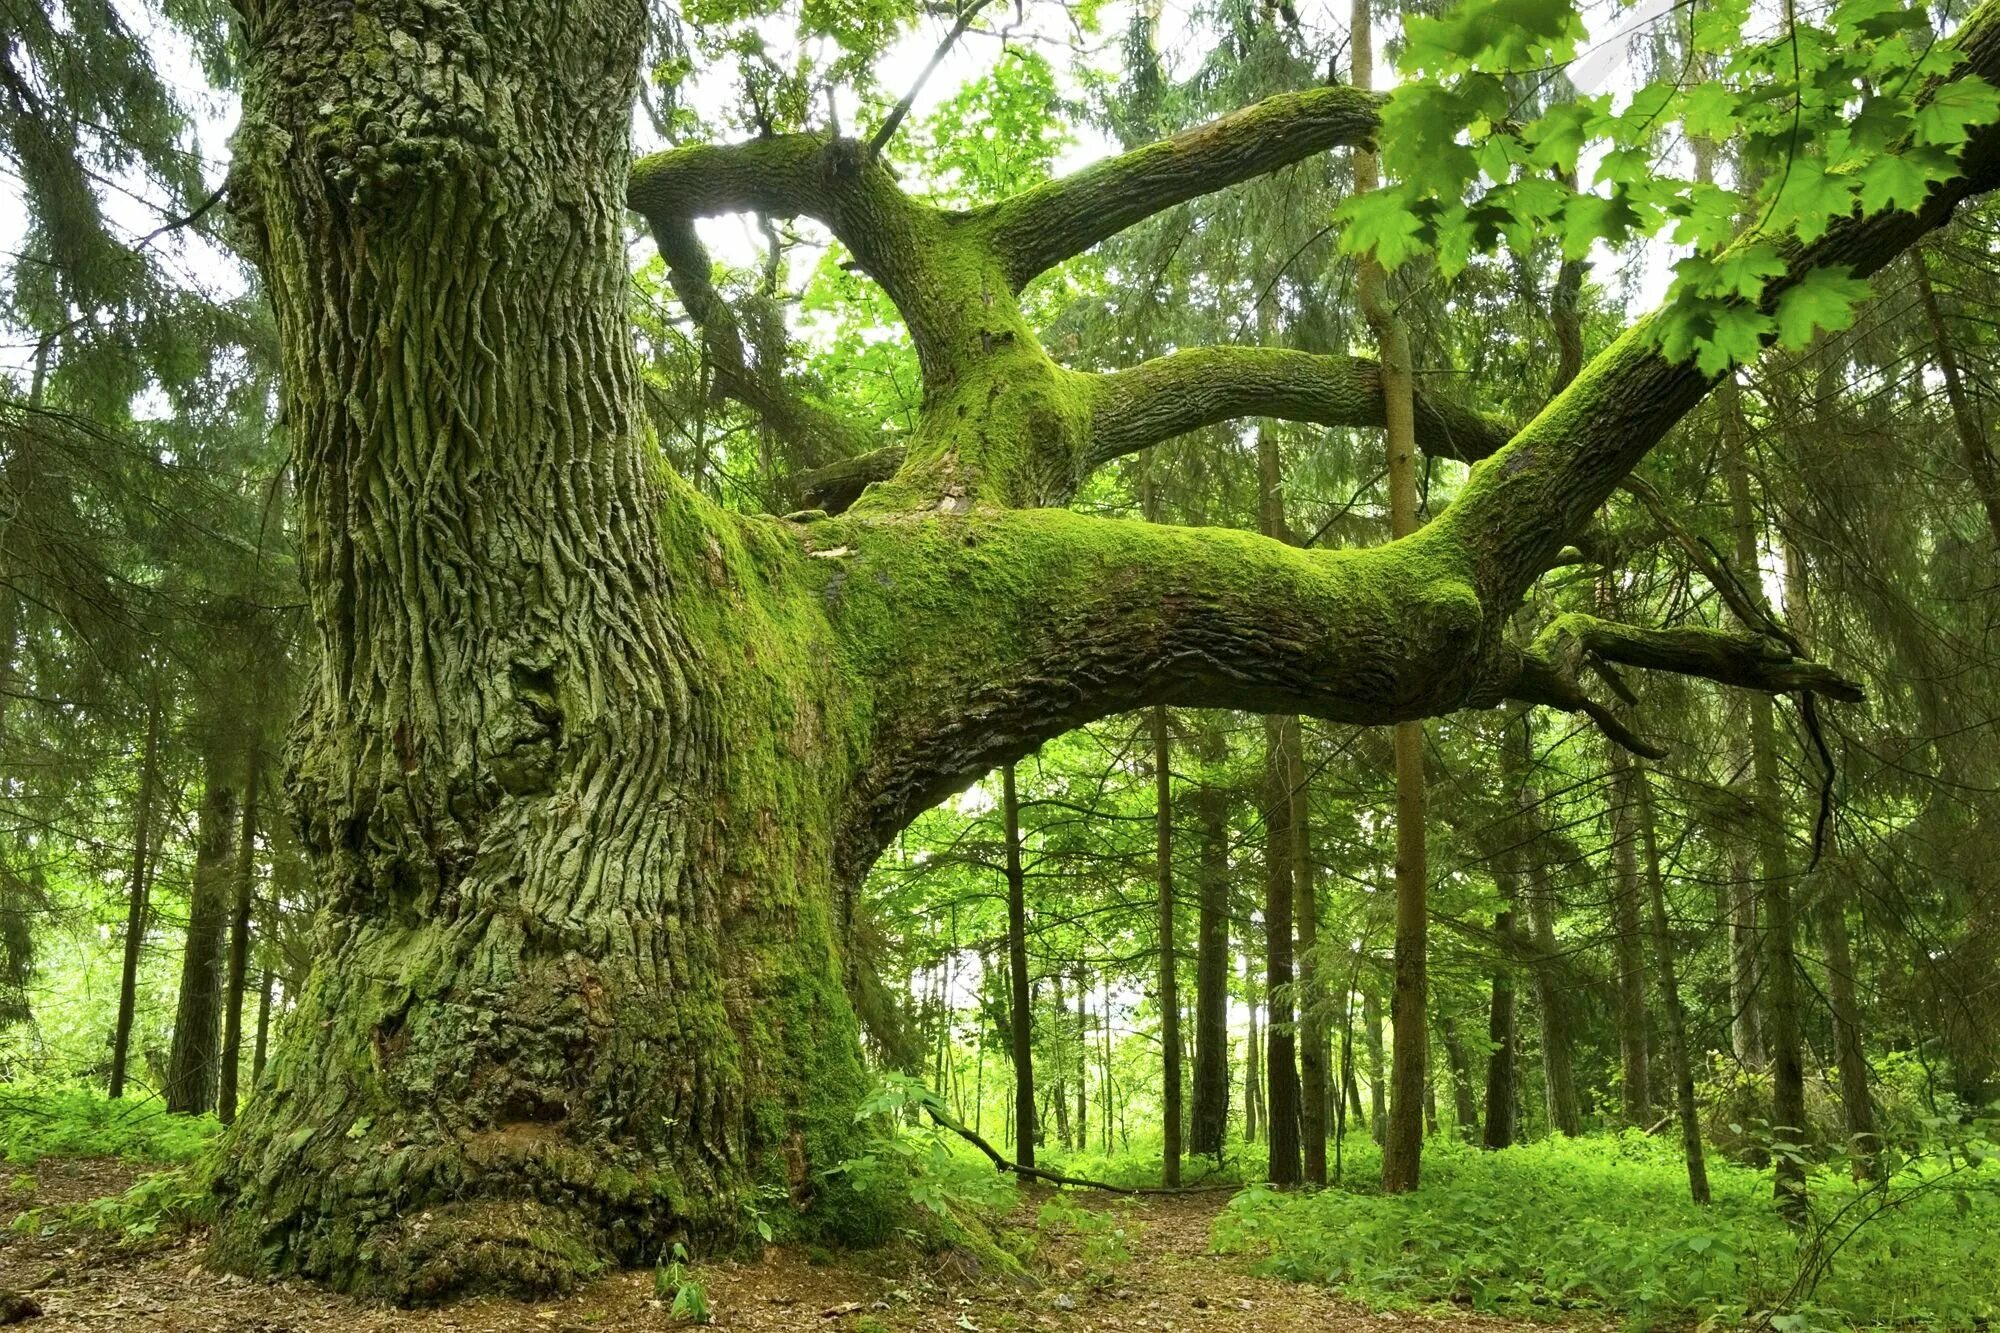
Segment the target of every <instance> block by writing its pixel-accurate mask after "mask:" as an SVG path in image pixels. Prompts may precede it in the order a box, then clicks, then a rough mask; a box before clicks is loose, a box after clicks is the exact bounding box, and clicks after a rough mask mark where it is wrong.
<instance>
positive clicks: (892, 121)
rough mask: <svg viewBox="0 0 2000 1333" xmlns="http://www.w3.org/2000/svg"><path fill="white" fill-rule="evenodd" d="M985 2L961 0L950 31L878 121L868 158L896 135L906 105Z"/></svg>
mask: <svg viewBox="0 0 2000 1333" xmlns="http://www.w3.org/2000/svg"><path fill="white" fill-rule="evenodd" d="M987 2H988V0H965V8H964V9H962V10H960V11H959V14H958V19H957V20H956V21H955V22H954V23H953V24H952V25H951V31H950V32H948V33H946V34H945V38H944V40H943V41H941V42H939V43H938V46H937V50H935V51H933V52H931V59H930V63H929V64H927V65H925V66H924V69H923V73H921V74H919V75H917V81H916V82H915V83H913V84H911V85H910V91H908V92H906V93H904V94H903V100H902V101H900V102H898V103H896V105H895V108H894V109H893V110H891V111H890V112H889V118H888V119H887V120H885V121H883V122H882V126H881V128H880V129H878V130H876V131H875V133H874V134H872V135H870V136H869V138H868V155H869V156H870V157H880V156H881V155H882V150H883V149H884V148H887V147H888V146H889V140H891V139H893V138H895V137H896V131H897V129H898V128H900V127H901V126H902V123H903V117H905V116H907V115H909V114H910V107H911V106H912V105H913V104H914V103H915V102H916V100H917V94H918V93H920V92H922V91H923V90H924V85H925V84H926V83H928V82H930V77H931V75H933V74H935V73H937V67H938V66H939V65H941V64H943V63H944V58H945V56H946V55H947V54H949V53H950V51H951V48H952V47H954V46H956V45H957V44H958V39H959V38H961V37H963V36H965V30H966V29H967V28H969V27H971V26H972V20H973V19H974V18H975V17H977V16H978V14H979V11H980V10H982V9H984V8H985V7H986V5H987Z"/></svg>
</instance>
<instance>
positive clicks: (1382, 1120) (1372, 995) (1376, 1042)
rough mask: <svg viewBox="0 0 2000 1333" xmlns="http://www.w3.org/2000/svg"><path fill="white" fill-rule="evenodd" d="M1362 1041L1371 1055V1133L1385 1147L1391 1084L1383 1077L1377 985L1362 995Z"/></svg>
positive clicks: (1379, 1004) (1369, 1098)
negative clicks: (1383, 1143) (1383, 1142)
mask: <svg viewBox="0 0 2000 1333" xmlns="http://www.w3.org/2000/svg"><path fill="white" fill-rule="evenodd" d="M1361 1040H1362V1042H1363V1044H1364V1045H1365V1046H1366V1048H1367V1051H1368V1132H1369V1134H1371V1135H1372V1136H1373V1137H1374V1139H1375V1142H1377V1143H1381V1142H1382V1141H1383V1136H1384V1135H1386V1134H1387V1133H1388V1131H1389V1084H1388V1080H1387V1079H1385V1078H1384V1077H1383V1065H1384V1063H1385V1062H1384V1059H1383V1055H1384V1052H1383V1049H1382V997H1381V996H1379V995H1378V994H1376V992H1375V988H1374V986H1373V985H1370V986H1368V987H1366V988H1365V989H1364V990H1363V991H1362V992H1361Z"/></svg>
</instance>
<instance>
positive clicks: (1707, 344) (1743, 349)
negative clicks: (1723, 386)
mask: <svg viewBox="0 0 2000 1333" xmlns="http://www.w3.org/2000/svg"><path fill="white" fill-rule="evenodd" d="M1774 328H1776V325H1775V323H1774V322H1773V321H1772V319H1771V317H1770V316H1769V315H1766V314H1764V313H1762V312H1761V311H1758V310H1755V309H1753V308H1751V307H1750V306H1747V305H1725V306H1718V307H1716V309H1715V313H1714V329H1713V332H1711V333H1710V335H1709V337H1708V338H1707V339H1706V340H1704V341H1703V342H1702V344H1701V345H1700V346H1699V347H1698V348H1697V349H1696V350H1695V358H1694V362H1695V366H1696V367H1697V368H1698V369H1699V370H1700V371H1701V373H1702V374H1704V375H1720V374H1722V373H1723V372H1725V371H1727V370H1728V369H1729V368H1730V367H1731V366H1740V365H1746V364H1748V363H1749V362H1751V361H1755V360H1756V359H1757V354H1758V353H1759V352H1762V351H1763V350H1764V338H1765V335H1767V334H1769V333H1770V332H1771V331H1772V330H1773V329H1774Z"/></svg>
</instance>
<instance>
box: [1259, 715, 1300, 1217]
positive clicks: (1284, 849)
mask: <svg viewBox="0 0 2000 1333" xmlns="http://www.w3.org/2000/svg"><path fill="white" fill-rule="evenodd" d="M1264 745H1265V763H1264V837H1265V841H1264V1012H1265V1016H1266V1017H1265V1024H1264V1086H1265V1088H1266V1089H1267V1091H1266V1094H1265V1098H1264V1141H1265V1143H1266V1145H1267V1146H1268V1148H1269V1161H1270V1167H1269V1171H1270V1179H1271V1182H1272V1183H1273V1184H1276V1185H1296V1184H1298V1182H1299V1177H1300V1162H1299V1067H1298V1053H1297V1044H1296V1043H1297V1038H1296V1034H1295V1032H1294V1019H1293V1011H1292V888H1293V886H1292V797H1291V790H1290V786H1289V784H1288V782H1287V778H1288V777H1289V775H1290V774H1291V772H1292V771H1293V763H1292V754H1293V752H1294V751H1295V749H1296V747H1297V745H1298V722H1297V719H1295V718H1284V717H1267V718H1265V719H1264Z"/></svg>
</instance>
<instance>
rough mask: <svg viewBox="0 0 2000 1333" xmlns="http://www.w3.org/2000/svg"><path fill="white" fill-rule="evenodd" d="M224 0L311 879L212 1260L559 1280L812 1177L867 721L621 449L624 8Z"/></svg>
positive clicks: (834, 1127) (801, 555)
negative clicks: (305, 942) (261, 305)
mask: <svg viewBox="0 0 2000 1333" xmlns="http://www.w3.org/2000/svg"><path fill="white" fill-rule="evenodd" d="M246 9H247V10H248V19H247V22H248V40H249V43H250V48H251V53H250V64H249V73H248V79H247V82H246V86H245V92H244V114H243V124H242V128H241V129H240V130H239V131H238V136H237V141H236V142H237V152H238V160H237V163H236V167H235V174H234V177H233V181H234V184H233V186H232V199H233V201H234V203H235V205H236V207H237V209H238V210H239V213H240V215H241V217H242V218H243V220H244V222H245V224H246V228H245V230H246V231H247V232H249V233H250V234H251V235H252V237H253V238H254V242H255V245H256V249H257V251H258V258H259V261H260V264H261V267H262V269H263V272H264V276H265V280H266V281H265V285H266V289H267V291H268V292H269V293H270V296H271V300H272V303H273V305H274V307H275V310H276V315H277V322H278V330H279V336H280V340H281V343H280V346H281V353H282V358H283V370H284V381H285V405H284V411H285V418H286V421H287V425H288V430H289V432H290V436H291V439H292V441H293V449H294V458H295V460H296V466H297V468H298V496H299V499H298V504H299V511H300V513H299V527H300V559H301V566H302V569H303V570H304V574H305V580H306V585H307V591H308V595H309V597H310V604H311V611H312V621H313V625H314V627H315V629H316V631H317V636H318V649H319V656H320V666H319V668H318V670H317V671H316V672H315V673H314V674H313V676H312V678H311V680H310V682H309V684H308V688H307V691H306V703H305V719H306V721H305V726H304V728H303V732H304V734H303V740H302V742H301V743H300V748H299V750H298V752H297V754H296V756H295V764H296V778H295V786H296V792H297V797H298V804H299V808H300V811H301V814H302V815H303V818H304V823H305V831H306V836H307V850H308V854H309V855H310V856H311V857H312V859H313V861H314V864H315V866H316V868H317V873H318V875H319V877H320V879H321V882H322V884H323V885H324V886H325V892H326V894H327V897H328V906H327V912H326V914H325V934H324V937H323V938H322V939H321V941H320V942H319V947H318V955H319V960H320V961H319V962H318V964H317V965H316V966H315V968H314V969H313V972H312V974H311V977H310V980H309V981H308V983H307V985H306V988H305V991H304V993H303V994H302V995H300V996H299V998H298V1004H297V1007H296V1009H295V1010H294V1013H293V1015H292V1017H291V1019H290V1022H289V1026H288V1034H289V1035H288V1039H287V1040H286V1041H284V1042H283V1043H282V1044H281V1046H280V1048H279V1051H278V1054H277V1056H276V1058H275V1059H274V1061H273V1067H272V1069H271V1071H270V1075H269V1078H268V1086H267V1088H266V1089H265V1092H264V1095H262V1096H260V1097H259V1098H258V1099H257V1100H256V1101H255V1102H254V1103H253V1104H252V1106H251V1108H250V1111H249V1113H248V1114H247V1115H246V1116H245V1117H244V1118H243V1119H242V1121H241V1122H240V1127H239V1129H238V1131H237V1134H236V1137H235V1138H234V1140H233V1143H232V1152H231V1153H230V1155H229V1159H228V1165H227V1166H226V1168H225V1170H224V1172H223V1174H222V1177H221V1180H220V1182H219V1188H220V1190H221V1192H222V1195H223V1212H222V1221H221V1225H220V1227H219V1228H218V1231H217V1237H216V1246H215V1254H216V1257H217V1258H218V1260H219V1261H220V1262H222V1263H224V1264H226V1265H229V1266H232V1267H239V1268H257V1269H271V1268H276V1269H284V1270H293V1271H300V1272H304V1273H308V1274H313V1275H317V1276H321V1277H324V1278H328V1279H331V1280H333V1281H335V1282H337V1283H339V1284H342V1285H346V1286H353V1287H365V1288H369V1289H373V1290H377V1291H380V1292H384V1293H387V1294H390V1295H395V1296H398V1297H404V1298H424V1297H430V1296H439V1295H444V1294H448V1293H452V1292H458V1291H464V1290H470V1289H478V1288H487V1287H497V1288H509V1289H528V1290H541V1289H549V1288H553V1287H561V1286H564V1285H566V1284H567V1283H569V1282H571V1281H573V1280H574V1279H575V1278H576V1277H577V1276H578V1275H580V1274H581V1273H584V1272H587V1271H590V1270H591V1269H592V1268H593V1267H594V1266H595V1265H596V1264H597V1263H598V1262H599V1261H600V1259H601V1257H603V1256H610V1257H613V1258H616V1259H619V1260H622V1261H627V1262H650V1261H651V1260H652V1259H654V1258H655V1257H656V1256H657V1255H658V1254H659V1253H660V1252H661V1250H662V1249H663V1247H665V1246H667V1245H668V1244H670V1243H671V1242H673V1241H675V1240H680V1239H687V1240H691V1241H697V1242H699V1241H705V1240H713V1239H733V1238H735V1237H737V1236H739V1235H740V1234H741V1233H742V1228H743V1227H744V1226H745V1222H744V1220H743V1219H744V1216H745V1214H744V1213H743V1204H744V1203H745V1202H746V1201H748V1200H750V1199H752V1198H754V1197H755V1192H756V1190H757V1189H758V1188H759V1187H760V1186H769V1187H773V1188H775V1189H777V1190H778V1191H779V1193H780V1194H781V1195H783V1196H786V1197H789V1198H790V1199H791V1200H792V1201H793V1202H794V1203H795V1204H797V1205H799V1206H801V1207H803V1206H804V1205H805V1204H807V1203H808V1202H811V1201H812V1200H813V1199H814V1198H815V1196H816V1195H818V1196H824V1195H838V1194H839V1192H840V1187H839V1185H838V1184H837V1183H829V1182H828V1180H827V1178H826V1177H823V1176H822V1175H820V1174H819V1171H820V1169H821V1168H824V1167H826V1166H830V1165H832V1164H834V1163H836V1162H838V1161H840V1160H841V1159H842V1158H843V1157H844V1156H846V1155H848V1152H847V1145H848V1144H849V1143H850V1142H852V1141H853V1135H854V1133H855V1129H854V1125H853V1118H854V1107H855V1105H856V1103H857V1102H858V1100H859V1098H860V1096H861V1094H862V1090H863V1080H862V1071H861V1063H860V1056H859V1044H858V1040H857V1036H856V1027H855V1022H854V1018H853V1015H852V1012H851V1009H850V1007H849V1004H848V1001H847V998H846V996H845V995H844V994H843V991H842V984H841V983H842V970H841V968H840V965H839V962H838V953H837V948H838V930H837V922H836V920H835V910H834V907H835V904H836V903H838V902H840V901H841V895H840V894H839V893H838V892H836V873H835V861H836V857H837V855H838V852H837V849H836V847H835V832H836V830H835V810H836V807H837V806H838V804H839V803H840V802H841V801H842V800H843V799H845V797H846V795H847V793H848V781H849V779H850V778H851V775H852V760H851V758H850V757H849V756H850V753H851V749H850V745H849V739H850V737H852V736H853V735H854V734H855V733H854V727H855V722H854V720H853V718H852V716H851V714H849V713H848V712H847V711H846V710H845V707H844V705H843V704H842V702H841V700H842V699H843V698H844V694H843V692H842V691H841V690H840V689H838V688H837V684H836V683H837V681H838V680H839V679H840V676H841V671H842V668H841V667H839V666H836V665H835V662H836V658H837V654H836V653H834V652H833V651H832V644H831V643H830V642H829V641H828V637H827V618H826V614H825V612H824V610H823V609H822V607H823V603H821V602H820V601H819V599H818V597H817V596H816V594H815V593H814V592H811V591H808V589H809V588H811V587H813V586H814V584H815V581H814V580H810V579H808V578H806V577H804V574H805V571H806V569H807V568H808V567H809V566H810V564H811V563H813V562H811V561H810V560H809V558H808V557H807V556H806V554H805V551H804V550H803V549H802V547H801V545H800V543H799V542H798V541H797V540H796V539H788V538H786V537H785V536H784V535H782V534H781V533H780V532H779V531H777V530H776V529H775V528H766V527H761V526H749V525H744V524H739V523H735V522H733V521H731V520H729V519H727V518H726V517H725V516H723V515H721V514H719V513H717V512H715V511H712V510H710V509H708V508H707V507H706V506H704V505H702V504H701V503H700V502H699V501H698V500H697V499H696V498H695V497H694V496H693V495H692V494H691V493H690V492H689V491H688V490H687V489H686V487H685V486H682V485H680V484H678V483H677V482H675V481H674V480H673V479H671V478H668V479H661V478H659V477H658V476H657V469H656V467H655V466H654V464H653V463H652V461H651V460H650V459H649V457H648V456H647V454H646V453H645V451H644V449H643V448H642V443H643V433H642V432H643V425H642V417H641V414H640V412H639V409H638V383H637V377H636V373H635V363H634V358H633V352H632V347H631V339H630V333H629V329H628V325H627V321H626V282H627V279H626V261H625V248H624V219H625V198H624V196H625V173H626V163H627V161H628V152H629V150H628V131H629V125H630V121H631V109H632V106H633V101H634V93H635V76H636V72H637V69H638V56H639V48H640V39H641V28H642V17H643V16H642V13H641V10H640V7H639V6H638V5H636V4H634V3H631V0H582V2H581V3H578V4H571V5H566V6H561V7H548V6H542V5H536V4H528V3H520V2H518V0H514V2H507V3H497V4H487V5H481V6H474V7H471V8H458V9H448V10H440V9H435V8H432V9H423V8H416V9H397V10H389V11H381V10H356V9H354V8H352V7H351V6H348V5H345V4H341V3H336V2H335V0H307V2H306V3H300V4H286V5H275V4H272V5H265V4H259V3H251V4H249V5H247V6H246ZM853 665H854V664H852V663H849V664H846V667H847V669H852V668H853ZM821 1202H822V1204H823V1205H824V1206H823V1207H822V1208H821V1209H820V1210H819V1212H818V1214H817V1215H816V1216H818V1217H819V1218H821V1219H824V1220H825V1221H826V1223H827V1224H828V1225H832V1226H834V1227H836V1228H838V1227H839V1226H840V1225H841V1224H842V1223H843V1222H846V1221H855V1222H857V1223H858V1224H861V1225H864V1226H872V1225H875V1224H874V1223H873V1222H871V1221H869V1220H868V1219H865V1218H857V1217H855V1216H853V1210H851V1209H846V1208H843V1207H842V1206H840V1205H839V1204H838V1203H837V1202H835V1201H834V1200H831V1199H826V1198H822V1199H821Z"/></svg>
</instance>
